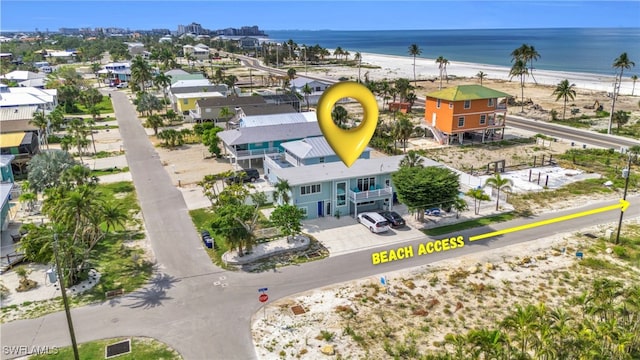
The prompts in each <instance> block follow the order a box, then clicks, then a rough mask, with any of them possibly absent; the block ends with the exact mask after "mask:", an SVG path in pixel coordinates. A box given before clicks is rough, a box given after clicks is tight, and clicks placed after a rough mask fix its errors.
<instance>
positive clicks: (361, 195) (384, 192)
mask: <svg viewBox="0 0 640 360" xmlns="http://www.w3.org/2000/svg"><path fill="white" fill-rule="evenodd" d="M391 195H393V188H392V187H391V186H386V187H384V188H382V189H375V190H369V191H359V192H355V191H353V190H349V199H350V200H351V201H354V202H358V201H362V200H367V199H371V200H379V199H381V198H387V197H389V196H391Z"/></svg>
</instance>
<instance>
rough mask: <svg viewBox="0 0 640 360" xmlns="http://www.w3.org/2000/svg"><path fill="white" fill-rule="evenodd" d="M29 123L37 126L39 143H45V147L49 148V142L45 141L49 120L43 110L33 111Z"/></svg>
mask: <svg viewBox="0 0 640 360" xmlns="http://www.w3.org/2000/svg"><path fill="white" fill-rule="evenodd" d="M29 124H31V125H33V126H35V127H37V128H38V140H40V145H44V144H47V149H49V142H48V141H47V137H48V134H47V128H48V127H49V120H48V119H47V117H46V116H45V115H44V111H36V112H34V113H33V118H32V119H31V120H29Z"/></svg>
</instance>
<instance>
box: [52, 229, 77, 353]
mask: <svg viewBox="0 0 640 360" xmlns="http://www.w3.org/2000/svg"><path fill="white" fill-rule="evenodd" d="M53 241H54V242H53V255H54V256H55V258H56V272H57V273H58V281H59V282H60V292H62V302H63V303H64V312H65V314H66V315H67V325H68V326H69V335H70V336H71V346H72V347H73V358H74V359H75V360H80V354H79V353H78V343H77V342H76V333H75V332H74V330H73V322H72V321H71V311H70V310H69V300H67V291H66V290H65V288H64V270H63V269H62V267H60V259H59V258H58V234H53Z"/></svg>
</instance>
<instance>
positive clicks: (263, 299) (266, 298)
mask: <svg viewBox="0 0 640 360" xmlns="http://www.w3.org/2000/svg"><path fill="white" fill-rule="evenodd" d="M258 300H260V302H267V300H269V296H268V295H267V294H260V296H258Z"/></svg>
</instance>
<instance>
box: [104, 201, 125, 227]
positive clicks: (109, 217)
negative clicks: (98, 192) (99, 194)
mask: <svg viewBox="0 0 640 360" xmlns="http://www.w3.org/2000/svg"><path fill="white" fill-rule="evenodd" d="M101 215H102V220H103V221H104V224H105V226H106V232H109V229H111V228H113V229H116V228H117V227H118V226H120V227H124V226H125V225H126V224H127V221H128V220H129V214H128V211H127V209H126V208H125V207H124V204H122V203H118V202H115V201H106V202H104V203H103V204H102V206H101Z"/></svg>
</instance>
